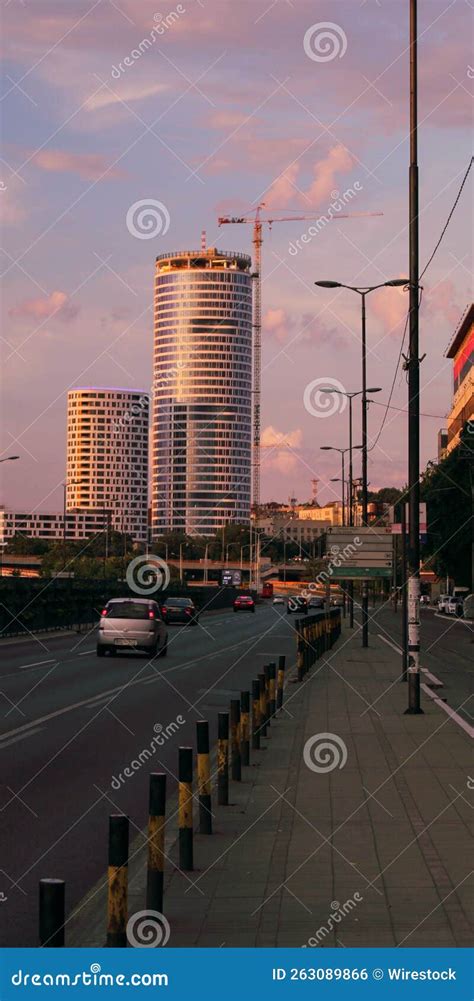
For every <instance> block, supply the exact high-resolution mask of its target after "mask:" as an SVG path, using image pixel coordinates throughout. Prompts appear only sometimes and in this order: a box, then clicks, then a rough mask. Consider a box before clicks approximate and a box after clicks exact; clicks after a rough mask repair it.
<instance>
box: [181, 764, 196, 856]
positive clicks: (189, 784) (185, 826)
mask: <svg viewBox="0 0 474 1001" xmlns="http://www.w3.org/2000/svg"><path fill="white" fill-rule="evenodd" d="M178 827H179V868H180V869H184V870H185V871H188V872H190V871H191V870H192V869H193V749H192V747H180V748H179V759H178Z"/></svg>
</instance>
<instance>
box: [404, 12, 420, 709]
mask: <svg viewBox="0 0 474 1001" xmlns="http://www.w3.org/2000/svg"><path fill="white" fill-rule="evenodd" d="M417 15H418V2H417V0H410V175H409V180H410V201H409V212H410V219H409V228H410V348H409V356H408V510H409V538H408V709H407V710H406V712H407V713H408V714H410V715H418V714H419V713H421V712H423V710H422V709H421V708H420V359H419V317H418V279H419V246H418V243H419V235H418V50H417V41H418V23H417V21H418V18H417Z"/></svg>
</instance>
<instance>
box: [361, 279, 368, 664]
mask: <svg viewBox="0 0 474 1001" xmlns="http://www.w3.org/2000/svg"><path fill="white" fill-rule="evenodd" d="M366 294H367V293H366V292H363V293H362V524H363V525H365V526H367V524H368V515H367V327H366V312H365V298H366ZM368 645H369V585H368V581H367V580H363V581H362V646H363V647H367V646H368Z"/></svg>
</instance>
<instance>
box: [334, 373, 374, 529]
mask: <svg viewBox="0 0 474 1001" xmlns="http://www.w3.org/2000/svg"><path fill="white" fill-rule="evenodd" d="M321 392H323V393H337V394H338V395H339V396H345V397H346V399H348V400H349V525H350V526H352V525H353V524H354V507H353V502H352V498H353V494H354V487H353V470H352V401H353V399H354V397H356V396H361V395H362V392H363V391H362V389H358V390H357V391H356V392H346V391H345V390H344V389H334V387H333V386H327V387H325V388H324V389H322V390H321ZM366 392H367V393H370V394H373V393H381V392H382V389H381V387H380V386H370V388H368V389H367V390H366ZM367 402H368V403H370V400H367Z"/></svg>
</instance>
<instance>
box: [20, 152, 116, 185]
mask: <svg viewBox="0 0 474 1001" xmlns="http://www.w3.org/2000/svg"><path fill="white" fill-rule="evenodd" d="M32 159H33V161H34V163H36V165H37V166H38V167H40V168H41V169H42V170H47V171H52V172H53V173H60V174H63V173H67V174H78V175H79V177H83V178H85V180H88V181H95V180H97V179H98V178H99V177H102V175H103V174H105V173H106V172H107V176H108V177H125V176H126V175H125V171H123V170H121V169H120V168H119V167H112V168H111V169H109V168H108V164H107V160H106V158H105V157H104V156H102V155H101V154H100V153H68V152H67V151H66V150H62V149H42V150H40V151H39V152H38V153H34V154H33V155H32Z"/></svg>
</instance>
